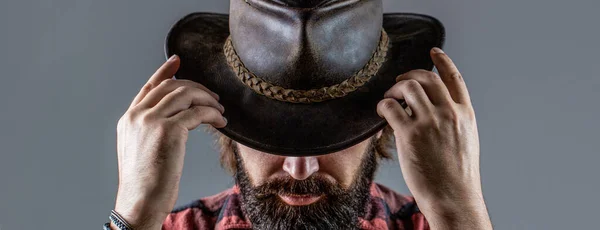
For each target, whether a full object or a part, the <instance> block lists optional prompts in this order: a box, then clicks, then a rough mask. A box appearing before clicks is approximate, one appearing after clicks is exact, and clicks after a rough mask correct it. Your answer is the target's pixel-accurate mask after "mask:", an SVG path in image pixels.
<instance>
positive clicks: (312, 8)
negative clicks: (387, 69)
mask: <svg viewBox="0 0 600 230" xmlns="http://www.w3.org/2000/svg"><path fill="white" fill-rule="evenodd" d="M230 6H231V7H230V11H231V12H230V20H229V24H230V34H231V39H232V42H233V47H234V48H235V50H236V52H237V54H238V55H239V58H240V60H241V61H242V62H243V64H244V65H245V66H246V68H247V69H248V70H249V71H251V72H252V73H254V74H255V75H256V76H258V77H260V78H262V79H264V80H266V81H267V82H270V83H272V84H274V85H277V86H280V87H283V88H286V89H298V90H308V89H317V88H321V87H326V86H330V85H334V84H339V83H341V82H342V81H344V80H346V79H348V78H350V77H351V76H352V75H354V74H355V73H356V72H357V71H359V70H360V69H362V68H363V67H364V66H365V64H366V63H367V62H368V61H369V60H370V59H371V57H372V55H373V52H374V51H375V50H376V48H377V46H378V44H379V40H380V37H381V28H382V24H383V9H382V3H381V0H305V1H291V0H231V4H230Z"/></svg>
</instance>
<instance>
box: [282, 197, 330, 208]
mask: <svg viewBox="0 0 600 230" xmlns="http://www.w3.org/2000/svg"><path fill="white" fill-rule="evenodd" d="M279 197H280V198H281V200H283V202H285V203H287V204H289V205H293V206H301V205H309V204H312V203H315V202H317V201H318V200H319V199H321V196H288V195H279Z"/></svg>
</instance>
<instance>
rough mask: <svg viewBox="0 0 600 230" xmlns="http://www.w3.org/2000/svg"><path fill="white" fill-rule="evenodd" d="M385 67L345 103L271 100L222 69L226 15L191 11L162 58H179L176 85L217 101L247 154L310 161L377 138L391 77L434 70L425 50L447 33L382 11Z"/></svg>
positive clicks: (435, 24)
mask: <svg viewBox="0 0 600 230" xmlns="http://www.w3.org/2000/svg"><path fill="white" fill-rule="evenodd" d="M383 28H384V29H385V31H386V32H387V34H388V36H389V50H388V53H387V57H386V61H385V63H383V65H382V67H381V68H380V70H379V72H378V74H377V75H376V76H374V77H372V78H371V80H370V81H369V82H367V83H366V84H365V85H364V86H363V87H362V88H360V89H359V90H357V91H355V92H352V93H350V94H348V95H347V96H345V97H343V98H338V99H333V100H329V101H325V102H318V103H313V104H293V103H287V102H281V101H277V100H272V99H269V98H267V97H265V96H262V95H259V94H257V93H255V92H254V91H253V90H252V89H250V88H249V87H248V86H246V85H244V84H243V83H242V82H241V81H240V80H239V79H238V78H237V76H236V75H235V74H234V72H233V71H232V70H231V69H230V67H229V66H228V65H227V61H226V59H225V55H224V54H223V44H224V42H225V40H226V39H227V37H228V36H229V15H227V14H215V13H201V12H198V13H192V14H189V15H187V16H185V17H183V18H182V19H180V20H179V21H178V22H177V23H175V24H174V25H173V27H172V28H171V30H170V31H169V33H168V35H167V39H166V45H165V53H166V56H167V57H170V56H171V55H173V54H177V55H179V57H180V59H181V66H180V68H179V71H178V72H177V73H176V74H175V78H177V79H188V80H192V81H195V82H198V83H200V84H202V85H204V86H206V87H207V88H209V89H210V90H212V91H213V92H215V93H217V94H218V95H219V96H220V101H219V102H220V103H221V104H222V105H223V106H224V107H225V113H224V114H223V116H224V117H226V118H227V121H228V123H227V126H226V127H224V128H219V129H217V130H219V131H220V132H221V133H223V134H224V135H226V136H228V137H229V138H231V139H232V140H234V141H237V142H239V143H241V144H243V145H246V146H248V147H250V148H253V149H256V150H260V151H263V152H267V153H271V154H276V155H283V156H313V155H322V154H327V153H331V152H336V151H340V150H342V149H346V148H349V147H351V146H353V145H356V144H358V143H360V142H362V141H364V140H366V139H367V138H369V137H371V136H373V135H375V134H376V133H377V132H378V131H379V130H382V129H383V128H384V127H385V125H386V124H387V122H386V120H385V119H383V118H381V117H379V115H378V114H377V111H376V106H377V103H378V102H379V101H380V100H382V99H383V94H384V93H385V92H386V91H387V90H388V89H389V88H391V87H392V86H393V85H394V84H395V83H396V82H395V78H396V76H398V75H400V74H402V73H405V72H408V71H410V70H413V69H426V70H432V69H433V62H432V60H431V58H430V56H429V50H430V49H431V48H433V47H440V48H442V46H443V43H444V40H445V30H444V27H443V25H442V23H441V22H440V21H438V20H437V19H435V18H433V17H431V16H427V15H422V14H416V13H391V14H390V13H388V14H384V16H383Z"/></svg>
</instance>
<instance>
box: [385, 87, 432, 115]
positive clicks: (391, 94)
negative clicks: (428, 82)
mask: <svg viewBox="0 0 600 230" xmlns="http://www.w3.org/2000/svg"><path fill="white" fill-rule="evenodd" d="M383 97H384V98H395V99H404V101H405V102H406V104H407V105H408V107H410V109H411V111H412V116H413V117H418V116H420V115H425V114H431V113H432V111H433V104H432V103H431V101H430V100H429V98H428V97H427V94H426V93H425V90H424V89H423V87H422V86H421V84H420V83H419V82H418V81H416V80H414V79H409V80H402V81H399V82H398V83H396V84H395V85H394V86H392V88H390V89H389V90H388V91H387V92H385V94H384V95H383Z"/></svg>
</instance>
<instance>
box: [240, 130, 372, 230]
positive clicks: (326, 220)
mask: <svg viewBox="0 0 600 230" xmlns="http://www.w3.org/2000/svg"><path fill="white" fill-rule="evenodd" d="M373 143H374V138H371V139H370V140H369V141H368V146H367V147H366V149H365V150H363V153H362V154H360V153H359V154H357V155H355V156H361V155H362V157H361V160H360V164H359V165H358V168H357V169H356V170H354V171H355V173H354V176H353V178H352V180H351V183H350V185H349V186H348V187H344V186H343V185H342V184H341V183H339V182H335V181H333V180H331V179H329V178H326V177H325V176H323V174H320V173H313V174H312V175H310V176H309V177H307V178H306V179H303V180H297V179H294V178H293V177H292V176H290V175H287V176H278V177H274V178H269V179H268V180H263V181H264V182H263V183H261V184H260V185H256V186H255V185H253V183H252V181H255V180H253V179H254V178H250V175H249V173H248V170H247V168H248V167H246V165H245V164H246V161H244V159H243V158H242V157H241V156H240V154H239V149H238V148H235V149H234V152H235V157H236V159H237V162H238V163H237V173H236V175H235V179H236V182H237V184H238V186H239V187H240V192H241V201H242V209H243V211H244V213H245V214H246V215H247V216H248V218H249V219H250V221H251V222H252V225H253V227H254V229H286V230H288V229H344V230H346V229H358V224H359V217H361V216H362V215H364V212H365V207H366V204H367V202H368V201H369V199H370V194H369V187H370V184H371V182H372V181H373V177H374V173H375V171H376V168H377V159H376V156H375V151H374V144H373ZM262 154H266V153H262ZM340 156H343V155H340ZM350 167H351V166H350ZM283 175H284V174H283Z"/></svg>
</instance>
